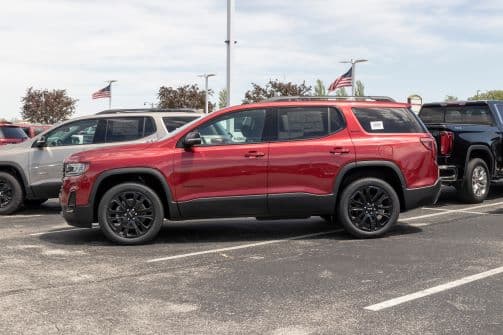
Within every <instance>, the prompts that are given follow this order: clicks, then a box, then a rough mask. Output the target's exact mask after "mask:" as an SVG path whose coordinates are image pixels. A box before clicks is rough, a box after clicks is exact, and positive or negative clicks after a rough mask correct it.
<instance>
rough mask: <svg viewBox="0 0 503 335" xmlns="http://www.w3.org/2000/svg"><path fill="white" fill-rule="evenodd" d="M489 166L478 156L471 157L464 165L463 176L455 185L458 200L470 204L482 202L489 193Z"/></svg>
mask: <svg viewBox="0 0 503 335" xmlns="http://www.w3.org/2000/svg"><path fill="white" fill-rule="evenodd" d="M489 183H490V178H489V168H488V167H487V164H486V162H484V161H483V160H482V159H480V158H475V159H472V160H470V161H469V162H468V165H467V166H466V173H465V178H464V179H463V181H462V182H461V185H459V186H458V187H457V190H458V194H459V197H460V200H462V201H463V202H466V203H470V204H478V203H481V202H483V201H484V200H485V199H486V198H487V195H488V194H489Z"/></svg>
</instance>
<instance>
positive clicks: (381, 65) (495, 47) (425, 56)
mask: <svg viewBox="0 0 503 335" xmlns="http://www.w3.org/2000/svg"><path fill="white" fill-rule="evenodd" d="M0 4H1V7H0V8H1V10H0V43H1V47H0V74H1V76H0V89H1V92H2V93H1V99H0V117H6V118H8V119H10V118H14V117H18V116H19V111H20V107H21V103H20V99H21V96H22V95H23V94H24V92H25V90H26V88H27V87H30V86H33V87H35V88H48V89H53V88H57V89H67V90H68V93H69V94H70V95H71V96H73V97H75V98H77V99H79V102H78V105H77V115H85V114H90V113H95V112H98V111H100V110H102V109H105V108H106V107H107V106H108V100H107V99H101V100H94V101H93V100H91V94H92V93H93V92H94V91H96V90H97V89H100V88H102V87H104V86H105V83H104V81H105V80H107V79H116V80H118V82H117V83H116V85H115V87H114V96H113V98H114V101H113V107H142V106H143V103H144V102H145V101H154V102H155V101H156V94H157V91H158V89H159V87H160V86H161V85H168V86H179V85H182V84H191V83H198V84H199V85H200V86H202V80H201V79H200V78H198V77H197V75H198V74H200V73H204V72H211V73H216V74H217V77H214V78H211V79H210V86H211V88H213V89H214V90H215V91H218V90H220V89H222V88H224V87H225V61H226V58H225V57H226V51H225V44H224V42H223V41H224V40H225V39H226V0H183V1H174V0H172V1H167V0H159V1H155V0H153V1H149V0H139V1H132V0H121V1H114V0H108V1H94V0H82V1H77V0H67V1H63V0H47V1H42V0H32V1H29V0H17V1H7V0H1V1H0ZM235 19H236V24H235V39H236V40H237V41H238V43H237V45H236V48H235V50H236V51H235V59H234V80H233V89H234V92H233V95H232V102H233V103H234V104H237V103H240V102H241V99H242V97H243V95H244V92H245V91H246V90H247V89H248V88H249V87H250V83H251V82H256V83H259V84H263V83H265V82H266V81H267V80H268V79H275V78H278V79H280V80H286V81H293V82H301V81H302V80H306V82H307V83H308V84H314V82H315V81H316V79H318V78H320V79H322V80H323V81H324V82H325V84H326V85H327V86H328V85H329V84H330V82H331V81H332V80H333V79H335V78H336V77H337V76H339V75H340V74H342V73H343V72H345V71H346V70H347V68H346V65H345V64H340V63H339V61H341V60H344V59H347V58H351V57H353V58H367V59H369V62H368V63H365V64H362V65H360V66H359V67H358V69H357V79H360V80H362V81H363V82H364V83H365V86H366V93H367V94H373V95H389V96H392V97H394V98H396V99H398V100H405V99H406V97H407V96H408V95H410V94H413V93H416V94H420V95H421V96H423V97H424V100H425V101H433V100H440V99H443V98H444V96H445V95H447V94H449V95H455V96H458V97H460V98H466V97H468V96H470V95H474V94H475V93H476V91H477V90H488V89H503V66H502V61H503V43H502V42H503V34H502V32H503V1H501V0H479V1H473V0H470V1H463V0H441V1H439V0H375V1H373V0H351V1H347V0H346V1H339V0H274V1H272V0H253V1H251V0H236V16H235ZM213 100H216V96H215V97H214V98H213Z"/></svg>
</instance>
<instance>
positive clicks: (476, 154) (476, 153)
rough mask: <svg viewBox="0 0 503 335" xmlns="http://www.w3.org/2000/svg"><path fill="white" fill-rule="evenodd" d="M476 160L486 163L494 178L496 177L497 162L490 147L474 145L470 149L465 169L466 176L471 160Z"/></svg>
mask: <svg viewBox="0 0 503 335" xmlns="http://www.w3.org/2000/svg"><path fill="white" fill-rule="evenodd" d="M474 158H480V159H482V160H483V161H484V162H486V164H487V167H488V168H489V172H490V175H491V178H492V177H493V176H494V172H495V168H496V166H495V164H494V161H495V159H494V155H493V153H492V152H491V150H490V149H489V147H487V146H486V145H472V146H470V147H469V148H468V153H467V155H466V161H465V167H464V174H466V170H467V167H468V163H469V162H470V160H472V159H474Z"/></svg>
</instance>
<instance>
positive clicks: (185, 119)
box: [162, 116, 197, 133]
mask: <svg viewBox="0 0 503 335" xmlns="http://www.w3.org/2000/svg"><path fill="white" fill-rule="evenodd" d="M195 119H197V117H192V116H173V117H163V118H162V121H163V122H164V125H165V126H166V130H167V131H168V133H171V132H172V131H173V130H175V129H177V128H180V127H181V126H183V125H184V124H186V123H189V122H190V121H193V120H195Z"/></svg>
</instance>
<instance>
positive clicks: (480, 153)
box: [419, 101, 503, 203]
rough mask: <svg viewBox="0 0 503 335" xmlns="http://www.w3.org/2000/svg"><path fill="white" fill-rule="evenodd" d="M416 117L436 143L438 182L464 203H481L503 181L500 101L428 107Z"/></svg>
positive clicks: (502, 114) (424, 106)
mask: <svg viewBox="0 0 503 335" xmlns="http://www.w3.org/2000/svg"><path fill="white" fill-rule="evenodd" d="M419 117H420V118H421V119H422V121H423V122H424V123H425V124H426V127H427V128H428V129H429V131H430V132H431V133H432V134H433V136H434V137H435V139H436V141H437V145H438V148H439V150H438V164H439V167H440V175H441V180H442V182H443V183H444V184H447V185H452V186H455V187H456V188H457V190H458V195H459V197H460V198H461V200H463V201H465V202H468V203H480V202H482V201H484V200H485V199H486V197H487V195H488V194H489V188H490V183H491V181H498V180H502V179H503V101H457V102H448V103H444V102H442V103H428V104H425V105H423V107H422V109H421V111H420V112H419Z"/></svg>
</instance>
